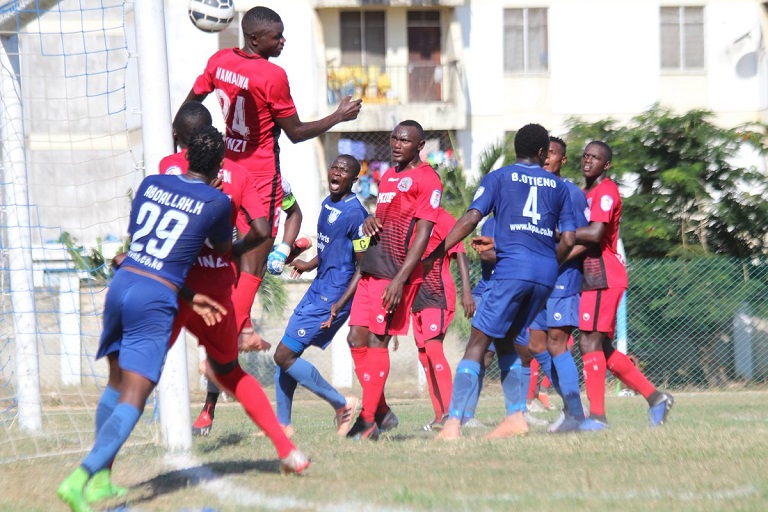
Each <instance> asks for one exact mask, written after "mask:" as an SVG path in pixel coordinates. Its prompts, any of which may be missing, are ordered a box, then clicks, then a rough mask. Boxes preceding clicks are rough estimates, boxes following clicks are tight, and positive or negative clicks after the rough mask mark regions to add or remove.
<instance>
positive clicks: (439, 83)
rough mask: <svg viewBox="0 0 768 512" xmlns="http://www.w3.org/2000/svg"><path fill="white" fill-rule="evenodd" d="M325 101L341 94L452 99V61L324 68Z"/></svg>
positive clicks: (372, 100) (393, 101)
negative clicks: (325, 73)
mask: <svg viewBox="0 0 768 512" xmlns="http://www.w3.org/2000/svg"><path fill="white" fill-rule="evenodd" d="M327 75H328V104H330V105H335V104H336V103H338V102H339V101H340V100H341V99H342V98H344V97H345V96H350V95H351V96H352V97H354V98H362V99H363V102H365V103H366V104H377V103H378V104H382V105H387V104H389V105H397V104H404V103H439V102H440V103H454V102H455V101H456V99H457V98H456V93H457V91H458V72H457V64H456V62H450V63H447V64H419V65H415V64H411V65H408V66H341V67H329V68H327Z"/></svg>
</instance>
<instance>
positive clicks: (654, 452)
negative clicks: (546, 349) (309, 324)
mask: <svg viewBox="0 0 768 512" xmlns="http://www.w3.org/2000/svg"><path fill="white" fill-rule="evenodd" d="M676 399H677V403H676V405H675V407H674V409H673V410H672V413H671V416H670V421H669V423H668V425H666V426H664V427H661V428H658V429H650V428H648V426H647V424H648V422H647V414H646V411H647V408H646V404H645V401H644V400H643V399H642V398H640V397H626V398H618V397H613V396H611V397H608V398H607V409H608V417H609V420H610V422H611V430H610V431H608V432H602V433H591V434H568V435H553V434H547V433H546V432H544V428H543V427H532V428H531V433H530V435H529V436H528V437H525V438H515V439H506V440H496V441H489V440H485V439H483V438H482V436H483V434H485V433H487V432H489V431H490V430H491V428H490V427H489V428H486V429H477V430H465V431H464V437H463V438H462V439H461V440H459V441H457V442H449V443H446V442H438V441H434V440H433V436H434V435H433V434H432V433H430V432H425V431H423V430H422V425H423V424H425V423H427V422H428V421H429V420H430V419H431V406H430V404H429V401H428V399H427V398H424V399H406V398H401V399H398V398H396V395H395V394H394V393H393V398H392V399H391V400H390V404H391V405H392V408H393V409H394V410H395V412H396V413H397V414H398V416H399V417H400V427H399V428H398V429H397V430H395V431H393V432H390V433H387V434H384V435H383V436H382V439H381V440H380V441H378V442H367V441H366V442H351V441H347V440H346V439H339V438H337V437H336V435H335V430H334V427H333V424H332V416H333V414H332V411H331V409H330V407H329V406H328V405H327V404H325V403H321V402H319V401H317V400H315V399H313V398H312V397H311V396H310V395H308V394H302V393H298V392H297V402H296V405H295V408H294V426H295V427H296V431H297V433H296V435H295V436H294V438H293V439H294V441H295V442H296V444H297V445H298V446H299V447H300V448H302V449H303V450H305V451H306V452H307V453H308V454H310V455H311V457H312V466H311V467H310V468H309V469H308V470H307V472H306V473H305V475H303V476H300V477H297V476H287V477H283V476H281V475H280V473H279V469H278V467H279V466H278V461H277V458H276V455H275V452H274V448H273V447H272V445H271V443H270V442H269V441H268V440H267V439H265V438H263V437H256V436H254V435H253V434H254V432H255V431H256V429H255V427H254V426H253V425H252V424H251V423H250V421H249V420H248V419H247V417H246V416H245V414H244V413H243V412H242V410H241V409H240V408H239V406H238V405H237V404H233V403H231V402H230V403H224V404H221V406H220V407H219V408H218V409H217V416H216V421H215V423H214V428H213V431H212V433H211V436H210V437H208V438H203V439H196V440H195V445H194V450H193V453H192V454H190V455H185V456H182V455H177V456H166V455H165V454H164V453H163V451H162V449H161V448H160V447H158V446H152V445H150V446H136V447H132V448H129V449H127V450H125V451H124V452H123V453H121V455H120V456H119V458H118V461H117V463H116V465H115V468H114V480H115V481H116V483H119V484H122V485H127V486H129V487H130V492H129V494H128V498H127V500H126V499H123V500H121V501H118V502H114V503H105V504H103V506H101V507H96V510H107V509H111V510H121V511H124V512H128V511H134V512H135V511H149V510H162V511H182V510H185V511H201V510H216V511H234V510H281V511H284V510H285V511H314V510H317V511H321V510H322V511H342V510H355V511H356V510H361V511H409V510H413V511H422V510H441V511H445V510H471V511H481V510H515V511H524V510H542V511H549V510H557V511H565V512H567V511H582V510H588V511H592V512H597V511H612V512H613V511H635V510H636V511H649V510H665V511H666V510H680V511H712V510H723V511H726V510H727V511H747V510H754V511H763V510H766V509H768V391H744V390H742V391H729V392H710V393H678V394H676ZM196 412H197V411H195V413H196ZM502 415H503V399H502V397H501V396H500V391H499V389H498V387H494V385H493V384H491V385H489V386H488V389H487V390H486V391H484V393H483V397H482V398H481V402H480V409H479V414H478V418H479V419H480V420H482V421H483V422H485V423H486V424H488V425H494V424H495V423H496V422H498V421H500V420H501V417H502ZM546 415H547V416H548V417H549V418H551V419H554V417H555V416H556V413H555V412H550V413H547V414H546ZM81 458H82V454H78V455H66V456H58V457H47V458H41V459H35V460H30V461H22V462H15V463H8V464H3V465H2V466H1V467H0V482H2V486H1V488H2V493H1V494H0V510H9V511H11V510H12V511H38V510H39V511H50V510H66V509H65V507H64V506H63V505H61V504H60V503H59V502H58V500H57V499H56V496H55V489H56V486H57V485H58V483H59V481H60V480H61V479H63V478H64V477H65V476H66V475H67V474H68V473H69V472H70V471H71V470H72V469H73V468H74V467H75V466H76V464H77V463H78V462H79V461H80V459H81ZM110 507H111V508H110Z"/></svg>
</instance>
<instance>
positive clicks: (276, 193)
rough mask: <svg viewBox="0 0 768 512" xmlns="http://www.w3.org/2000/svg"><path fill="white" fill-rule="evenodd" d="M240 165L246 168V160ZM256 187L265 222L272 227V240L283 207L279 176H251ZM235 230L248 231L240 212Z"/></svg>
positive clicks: (275, 234) (281, 186)
mask: <svg viewBox="0 0 768 512" xmlns="http://www.w3.org/2000/svg"><path fill="white" fill-rule="evenodd" d="M238 163H239V164H240V165H242V166H244V167H245V168H248V161H247V160H240V161H239V162H238ZM251 176H252V177H253V183H254V184H255V185H256V190H257V191H258V194H259V198H261V200H262V206H263V208H262V210H263V211H264V212H266V213H267V222H269V224H270V225H271V226H272V238H274V237H276V236H277V227H278V226H279V225H280V212H281V211H282V206H283V184H282V178H281V177H280V174H274V175H272V176H264V175H257V174H251ZM236 225H237V229H238V230H239V231H240V232H242V233H247V232H248V230H249V229H250V226H249V225H248V219H247V218H246V217H245V214H244V213H243V211H242V210H240V211H238V212H237V223H236Z"/></svg>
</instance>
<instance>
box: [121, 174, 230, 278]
mask: <svg viewBox="0 0 768 512" xmlns="http://www.w3.org/2000/svg"><path fill="white" fill-rule="evenodd" d="M231 214H232V205H231V203H230V200H229V197H227V196H226V195H225V194H224V193H222V192H220V191H218V190H216V189H215V188H213V187H210V186H209V185H207V184H206V183H203V182H202V181H200V180H196V179H190V178H187V177H186V176H183V175H181V176H173V175H153V176H147V177H146V178H144V181H142V182H141V184H140V185H139V189H138V190H137V191H136V197H135V198H134V199H133V204H132V205H131V221H130V225H129V227H128V233H129V234H130V235H131V245H130V248H129V250H128V255H127V257H126V258H125V260H124V262H123V265H127V266H130V267H135V268H139V269H141V270H144V271H146V272H149V273H151V274H155V275H157V276H160V277H162V278H165V279H167V280H168V281H170V282H171V283H173V284H174V285H176V286H178V287H181V286H182V285H183V284H184V279H186V277H187V273H188V272H189V269H190V268H191V267H192V264H193V263H194V262H195V259H196V258H197V255H198V253H199V252H200V249H201V248H202V247H203V244H204V243H205V241H206V239H210V241H211V242H212V243H214V244H218V243H221V242H225V241H227V240H229V239H231V238H232V225H231V224H230V216H231Z"/></svg>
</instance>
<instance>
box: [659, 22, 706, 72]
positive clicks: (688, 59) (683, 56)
mask: <svg viewBox="0 0 768 512" xmlns="http://www.w3.org/2000/svg"><path fill="white" fill-rule="evenodd" d="M661 68H662V69H667V70H688V69H704V8H703V7H662V8H661Z"/></svg>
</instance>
